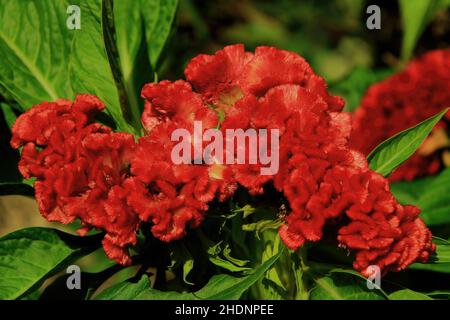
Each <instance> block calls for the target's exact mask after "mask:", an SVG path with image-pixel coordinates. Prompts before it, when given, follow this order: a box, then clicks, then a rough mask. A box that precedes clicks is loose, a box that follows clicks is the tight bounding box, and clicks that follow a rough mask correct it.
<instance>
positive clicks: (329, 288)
mask: <svg viewBox="0 0 450 320" xmlns="http://www.w3.org/2000/svg"><path fill="white" fill-rule="evenodd" d="M314 281H315V286H314V288H313V289H312V291H311V294H310V297H311V299H312V300H384V297H383V295H382V293H381V292H380V291H379V290H377V289H375V290H370V289H368V288H367V285H366V281H365V280H363V279H358V278H356V277H355V276H353V275H349V274H347V275H346V274H338V273H332V274H331V275H327V276H323V277H319V278H316V279H314Z"/></svg>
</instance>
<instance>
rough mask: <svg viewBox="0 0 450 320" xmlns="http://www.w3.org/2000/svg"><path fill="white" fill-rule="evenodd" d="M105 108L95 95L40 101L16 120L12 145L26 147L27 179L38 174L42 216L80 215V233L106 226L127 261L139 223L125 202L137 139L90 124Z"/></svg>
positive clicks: (115, 255)
mask: <svg viewBox="0 0 450 320" xmlns="http://www.w3.org/2000/svg"><path fill="white" fill-rule="evenodd" d="M103 108H104V105H103V103H102V102H101V101H100V100H99V99H98V98H96V97H95V96H92V95H78V96H77V97H76V99H75V102H73V103H71V102H70V101H66V100H59V101H56V102H54V103H49V102H44V103H41V104H39V105H37V106H34V107H33V108H32V109H30V110H29V111H27V112H25V113H24V114H22V115H21V116H20V117H19V118H18V119H17V121H16V122H15V123H14V126H13V127H12V132H13V137H12V140H11V145H12V146H13V147H14V148H19V147H21V146H23V149H22V157H21V160H20V163H19V169H20V172H21V173H22V175H23V176H24V177H25V178H31V177H36V182H35V185H34V186H35V192H36V199H37V201H38V204H39V210H40V212H41V213H42V215H43V216H44V217H45V218H46V219H47V220H49V221H59V222H61V223H64V224H66V223H70V222H72V221H74V220H75V219H77V218H78V219H80V220H81V222H82V223H83V226H84V228H82V229H81V230H79V233H80V234H82V235H83V234H85V233H86V232H87V231H88V230H89V228H91V227H95V228H99V229H103V230H105V232H106V236H105V238H104V240H103V246H104V248H105V252H106V253H107V254H108V256H109V257H110V258H112V259H116V260H117V261H118V262H119V263H122V264H127V263H129V262H130V260H129V258H128V255H127V254H126V247H127V246H128V245H129V244H134V243H136V235H135V231H136V228H137V226H138V222H139V219H138V216H137V215H136V214H135V213H134V212H133V211H132V210H130V208H129V206H127V204H126V198H127V194H128V193H129V191H128V190H130V186H132V185H133V181H132V180H131V178H128V166H129V164H130V159H131V157H132V154H133V149H134V138H133V136H132V135H129V134H126V133H115V132H112V130H111V129H110V128H108V127H105V126H102V125H100V124H97V123H92V121H93V117H94V116H95V114H96V113H98V112H100V111H101V110H102V109H103Z"/></svg>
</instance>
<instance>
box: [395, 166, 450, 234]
mask: <svg viewBox="0 0 450 320" xmlns="http://www.w3.org/2000/svg"><path fill="white" fill-rule="evenodd" d="M391 191H392V192H393V194H394V195H395V197H396V198H397V199H398V200H399V202H401V203H402V204H414V205H416V206H418V207H419V208H420V209H421V211H422V213H421V214H420V217H421V218H422V219H423V220H424V221H425V223H426V224H427V225H428V226H435V225H442V224H448V223H450V215H449V214H448V213H449V212H450V168H447V169H445V170H444V171H442V172H441V173H440V174H439V175H437V176H434V177H427V178H424V179H419V180H415V181H411V182H396V183H392V184H391Z"/></svg>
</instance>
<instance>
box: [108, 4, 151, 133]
mask: <svg viewBox="0 0 450 320" xmlns="http://www.w3.org/2000/svg"><path fill="white" fill-rule="evenodd" d="M141 2H143V1H131V2H130V1H128V0H115V1H114V22H115V30H116V36H117V37H116V43H117V50H118V53H119V60H120V67H121V70H122V74H123V79H124V85H125V88H126V91H127V93H128V99H129V101H128V102H129V107H130V112H131V118H132V121H133V123H134V124H135V126H138V125H140V115H141V111H142V109H143V105H144V104H143V100H142V99H141V98H140V96H141V89H142V87H143V85H144V84H145V83H148V82H150V81H151V79H152V76H153V72H152V68H151V66H150V63H149V61H148V57H147V46H146V43H145V32H144V22H143V21H144V17H143V13H142V10H143V8H142V6H143V5H148V4H141ZM130 21H133V23H130Z"/></svg>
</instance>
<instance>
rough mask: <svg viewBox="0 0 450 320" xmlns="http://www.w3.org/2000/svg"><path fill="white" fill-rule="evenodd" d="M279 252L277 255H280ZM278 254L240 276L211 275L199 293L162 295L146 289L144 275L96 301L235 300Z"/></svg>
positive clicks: (108, 292)
mask: <svg viewBox="0 0 450 320" xmlns="http://www.w3.org/2000/svg"><path fill="white" fill-rule="evenodd" d="M280 253H281V252H280ZM280 253H279V254H277V255H275V256H273V257H272V258H270V259H269V260H267V261H266V262H265V263H263V264H261V265H260V266H259V267H257V268H255V269H254V270H253V272H252V273H250V274H248V275H246V276H244V277H233V276H230V275H226V274H219V275H215V276H213V277H212V278H211V279H210V280H209V281H208V283H207V284H206V285H205V286H204V287H203V288H202V289H200V290H198V291H196V292H193V293H179V292H173V291H170V292H164V291H159V290H155V289H151V288H150V283H149V281H148V278H147V276H143V277H142V278H141V280H140V281H139V282H138V283H130V282H123V283H120V284H117V285H115V286H113V287H110V288H107V289H105V290H104V291H103V292H101V293H100V294H99V295H98V296H97V297H96V299H99V300H122V299H123V300H129V299H135V300H197V299H211V300H237V299H239V298H240V297H241V296H242V294H243V293H244V292H245V291H247V290H248V289H249V288H250V287H251V286H252V285H253V284H254V283H255V282H256V281H258V279H260V278H261V277H262V276H263V275H264V273H265V272H266V271H267V270H268V269H269V268H270V267H271V266H272V265H273V264H274V263H275V261H276V260H277V259H278V258H279V256H280Z"/></svg>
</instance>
